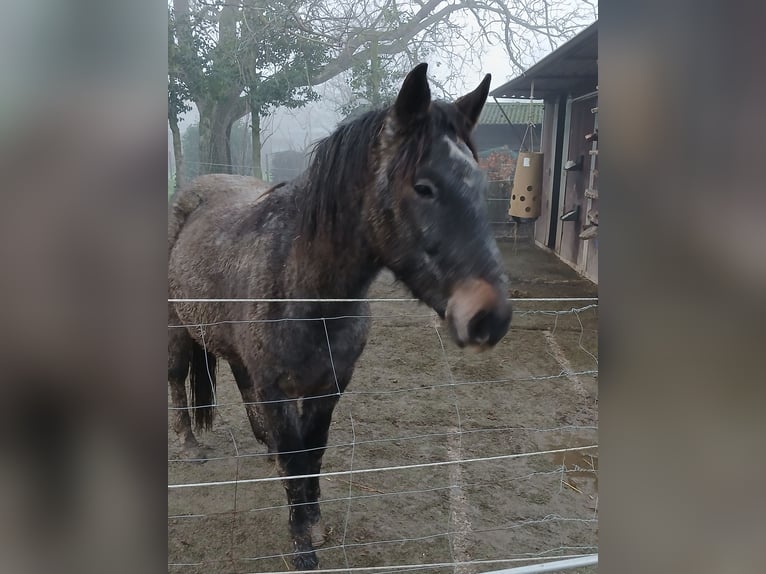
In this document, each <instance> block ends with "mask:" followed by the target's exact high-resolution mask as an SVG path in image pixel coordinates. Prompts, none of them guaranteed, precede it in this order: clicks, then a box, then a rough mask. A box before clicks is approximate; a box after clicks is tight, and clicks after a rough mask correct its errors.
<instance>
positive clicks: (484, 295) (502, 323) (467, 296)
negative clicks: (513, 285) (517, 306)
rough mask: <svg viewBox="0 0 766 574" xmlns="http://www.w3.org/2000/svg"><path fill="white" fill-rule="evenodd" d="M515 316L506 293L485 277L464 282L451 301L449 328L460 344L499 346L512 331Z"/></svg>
mask: <svg viewBox="0 0 766 574" xmlns="http://www.w3.org/2000/svg"><path fill="white" fill-rule="evenodd" d="M511 315H512V311H511V305H510V303H509V302H508V299H507V297H506V295H505V293H503V292H502V291H501V290H500V289H499V288H498V287H497V286H495V285H492V284H491V283H489V282H487V281H485V280H483V279H469V280H467V281H463V282H461V283H460V284H459V285H458V286H457V288H456V289H455V290H454V291H453V292H452V295H451V296H450V298H449V301H448V302H447V312H446V320H447V327H448V329H449V331H450V334H451V335H452V338H453V339H454V340H455V342H456V343H457V344H458V346H459V347H471V348H474V349H477V350H480V351H483V350H486V349H489V348H491V347H493V346H495V345H496V344H497V343H498V341H500V339H502V338H503V337H504V336H505V334H506V333H507V332H508V327H509V326H510V324H511Z"/></svg>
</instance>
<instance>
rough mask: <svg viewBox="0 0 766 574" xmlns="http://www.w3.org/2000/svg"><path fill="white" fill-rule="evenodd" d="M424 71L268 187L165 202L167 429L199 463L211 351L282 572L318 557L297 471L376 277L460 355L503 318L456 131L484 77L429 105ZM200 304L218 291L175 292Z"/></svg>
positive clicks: (363, 333) (497, 265) (468, 135)
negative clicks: (237, 413) (241, 433)
mask: <svg viewBox="0 0 766 574" xmlns="http://www.w3.org/2000/svg"><path fill="white" fill-rule="evenodd" d="M426 72H427V64H420V65H418V66H416V67H415V68H413V69H412V70H411V71H410V72H409V73H408V74H407V76H406V77H405V79H404V81H403V83H402V85H401V88H400V91H399V93H398V95H397V97H396V98H395V100H394V102H393V104H392V105H390V106H388V107H384V108H382V109H378V110H373V111H370V112H367V113H366V114H364V115H362V116H360V117H358V118H356V119H354V120H350V121H347V122H345V123H342V124H340V125H339V126H338V128H337V129H336V131H335V132H334V133H332V134H331V135H330V136H328V137H327V138H325V139H324V140H322V141H320V142H319V143H318V144H317V145H316V146H315V148H314V150H313V153H312V157H311V160H310V162H309V166H308V168H307V169H306V170H305V172H304V173H303V174H302V175H300V176H298V177H297V178H296V179H294V180H292V181H289V182H286V183H281V184H278V185H275V186H272V187H268V185H267V184H265V183H263V182H260V181H258V180H256V179H254V178H246V177H241V176H233V175H207V176H202V177H200V178H198V179H196V180H195V181H194V182H192V183H191V184H189V186H188V187H186V188H184V189H182V190H180V191H179V192H177V195H176V197H175V198H174V199H173V202H172V209H171V213H170V217H169V224H168V240H169V246H168V249H169V253H168V262H169V263H168V284H169V299H170V300H169V325H170V326H182V327H181V328H172V329H169V339H168V381H169V385H170V389H171V400H172V404H173V410H174V412H175V413H176V417H175V421H174V425H173V426H174V430H175V431H176V432H177V433H178V436H179V439H180V440H181V441H182V442H183V445H184V451H185V452H187V453H190V454H191V455H192V456H194V457H200V456H203V455H204V452H203V451H202V448H201V447H200V444H199V443H198V442H197V439H196V438H195V436H194V433H193V431H192V425H191V417H190V414H189V410H190V409H188V400H187V393H186V383H185V381H186V378H187V376H188V377H189V379H190V385H189V386H190V398H191V407H192V408H191V410H192V411H193V418H194V422H195V427H196V430H201V429H206V428H208V429H209V428H210V426H211V424H212V421H213V407H214V402H215V396H214V394H215V365H216V360H218V359H222V360H225V361H227V362H228V364H229V366H230V367H231V371H232V374H233V375H234V379H235V381H236V384H237V386H238V388H239V391H240V393H241V395H242V399H243V401H244V403H245V408H246V412H247V416H248V418H249V421H250V425H251V427H252V430H253V433H254V435H255V437H256V438H257V439H258V440H259V441H260V442H262V443H263V444H265V445H266V447H267V448H268V450H269V453H271V454H272V455H273V456H274V457H275V459H276V461H277V467H278V470H279V473H280V476H282V477H283V479H284V480H283V484H284V487H285V490H286V494H287V501H288V506H289V518H288V527H289V532H290V535H291V538H292V543H293V547H294V553H293V564H294V567H295V568H296V569H298V570H310V569H315V568H317V567H318V559H317V556H316V552H315V548H316V547H318V546H320V545H321V544H322V543H323V542H324V537H325V530H324V526H323V524H322V521H321V512H320V508H319V496H320V488H319V478H318V477H317V476H311V477H306V476H305V475H317V474H318V473H319V472H320V469H321V466H322V456H323V453H324V449H325V447H326V445H327V438H328V432H329V427H330V422H331V418H332V413H333V409H334V408H335V405H336V404H337V402H338V400H339V397H340V396H341V394H342V393H343V391H344V389H345V388H346V387H347V385H348V384H349V381H350V380H351V376H352V373H353V371H354V365H355V363H356V362H357V359H358V358H359V356H360V355H361V353H362V351H363V349H364V347H365V344H366V340H367V335H368V329H369V318H367V317H368V316H369V305H368V303H367V302H365V301H364V299H365V297H366V294H367V292H368V288H369V287H370V284H371V282H372V281H373V280H374V278H375V277H376V275H377V274H378V273H379V271H381V270H382V269H383V268H388V269H390V270H391V271H392V272H393V274H394V275H395V277H396V279H397V280H398V281H399V282H401V283H403V284H404V285H405V286H406V287H408V288H409V290H410V291H411V292H412V293H413V294H414V296H415V297H417V298H418V299H419V300H420V301H422V302H424V303H425V304H427V305H428V306H430V307H431V308H432V309H433V310H434V311H435V312H436V313H437V314H438V315H439V317H440V318H441V319H442V320H444V321H446V324H447V328H448V331H449V333H450V334H451V336H452V338H453V340H454V341H455V342H456V343H457V345H459V346H460V347H469V348H474V349H477V350H484V349H488V348H491V347H492V346H494V345H495V344H496V343H497V342H498V341H499V340H501V339H502V338H503V337H504V336H505V334H506V332H507V331H508V328H509V325H510V321H511V315H512V312H511V306H510V304H509V302H508V286H507V283H508V278H507V275H506V274H505V272H504V270H503V267H502V262H501V257H500V252H499V250H498V247H497V244H496V242H495V239H494V237H493V234H492V230H491V227H490V224H489V220H488V216H487V207H486V201H485V195H486V190H487V179H486V175H485V174H484V172H483V171H482V170H481V169H480V168H479V165H478V161H477V152H476V148H475V144H474V143H473V139H472V133H473V130H474V127H475V125H476V123H477V121H478V118H479V114H480V113H481V110H482V108H483V106H484V103H485V101H486V98H487V94H488V92H489V84H490V80H491V76H490V75H489V74H487V75H486V76H485V77H484V79H483V80H482V82H481V83H480V84H479V86H478V87H477V88H476V89H475V90H473V91H472V92H470V93H468V94H466V95H464V96H462V97H460V98H458V99H457V100H455V101H454V102H445V101H440V100H432V98H431V91H430V88H429V83H428V79H427V74H426ZM201 298H214V299H225V300H228V301H208V302H201V301H177V300H179V299H187V300H188V299H201ZM232 299H250V300H251V301H231V300H232ZM253 299H257V301H252V300H253ZM264 299H265V301H264ZM327 299H331V301H327ZM338 299H341V301H338ZM171 300H173V301H171ZM332 318H335V319H332ZM291 477H299V478H291Z"/></svg>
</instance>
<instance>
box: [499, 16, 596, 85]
mask: <svg viewBox="0 0 766 574" xmlns="http://www.w3.org/2000/svg"><path fill="white" fill-rule="evenodd" d="M533 81H534V84H535V91H534V97H535V99H538V98H546V97H549V96H554V95H556V94H562V93H564V94H566V93H572V94H578V93H584V92H590V91H593V90H594V89H595V88H596V86H597V85H598V21H596V22H594V23H593V24H591V25H590V26H588V27H587V28H585V30H583V31H582V32H580V33H579V34H578V35H577V36H575V37H574V38H572V39H571V40H569V41H568V42H567V43H566V44H563V45H562V46H559V47H558V48H557V49H556V50H555V51H553V52H551V53H550V54H548V55H547V56H545V57H544V58H543V59H542V60H540V61H539V62H537V63H536V64H535V65H534V66H532V67H530V68H529V69H528V70H527V71H525V72H524V73H523V74H521V75H520V76H518V77H516V78H514V79H512V80H511V81H510V82H506V83H505V84H503V85H502V86H500V87H498V88H495V89H494V90H492V92H490V96H494V97H496V98H529V95H530V91H531V89H532V82H533Z"/></svg>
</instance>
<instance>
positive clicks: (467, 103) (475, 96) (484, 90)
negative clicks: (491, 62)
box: [455, 74, 492, 129]
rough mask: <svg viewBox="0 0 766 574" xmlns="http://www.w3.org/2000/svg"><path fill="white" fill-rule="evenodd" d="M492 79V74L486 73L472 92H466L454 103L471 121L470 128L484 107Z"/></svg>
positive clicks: (477, 119)
mask: <svg viewBox="0 0 766 574" xmlns="http://www.w3.org/2000/svg"><path fill="white" fill-rule="evenodd" d="M491 81H492V75H491V74H487V75H486V76H484V79H483V80H482V81H481V84H479V87H478V88H476V89H475V90H474V91H473V92H471V93H469V94H466V95H465V96H463V97H462V98H458V99H457V101H456V102H455V105H456V106H457V107H458V109H459V110H460V111H461V112H463V115H464V116H465V117H466V118H468V121H469V122H470V123H471V129H473V128H474V126H475V125H476V122H478V121H479V115H480V114H481V110H482V108H483V107H484V102H486V101H487V95H488V94H489V83H490V82H491Z"/></svg>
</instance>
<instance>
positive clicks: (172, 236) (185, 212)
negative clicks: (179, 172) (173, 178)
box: [168, 182, 205, 255]
mask: <svg viewBox="0 0 766 574" xmlns="http://www.w3.org/2000/svg"><path fill="white" fill-rule="evenodd" d="M194 183H196V182H194ZM197 187H198V186H196V185H192V186H190V187H186V188H183V189H179V190H178V191H176V192H175V193H174V194H173V196H172V198H171V203H170V214H169V217H168V255H170V251H171V250H172V249H173V246H174V245H175V243H176V240H177V239H178V236H179V235H180V234H181V229H182V228H183V226H184V224H185V223H186V220H187V219H189V216H190V215H191V214H192V213H193V212H194V210H196V209H197V208H198V207H199V206H200V205H202V204H203V203H204V201H205V197H204V196H203V194H201V193H200V190H199V189H197Z"/></svg>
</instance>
